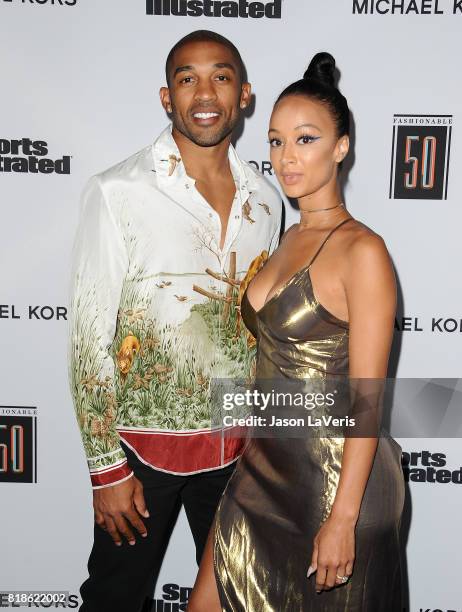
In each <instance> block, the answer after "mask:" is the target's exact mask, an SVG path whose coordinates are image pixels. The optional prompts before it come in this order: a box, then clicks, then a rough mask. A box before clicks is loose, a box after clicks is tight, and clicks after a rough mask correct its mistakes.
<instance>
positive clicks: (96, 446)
mask: <svg viewBox="0 0 462 612" xmlns="http://www.w3.org/2000/svg"><path fill="white" fill-rule="evenodd" d="M128 264H129V262H128V254H127V249H126V245H125V241H124V237H123V234H122V231H121V228H120V226H119V224H118V222H117V220H116V218H115V215H114V212H113V211H112V210H111V208H110V207H109V205H108V202H107V199H106V198H105V196H104V194H103V187H102V185H101V181H100V179H99V178H98V177H93V178H92V179H90V181H89V182H88V184H87V186H86V188H85V190H84V193H83V196H82V201H81V210H80V220H79V226H78V230H77V235H76V239H75V242H74V248H73V254H72V274H71V290H70V308H69V342H68V350H69V380H70V387H71V394H72V397H73V401H74V407H75V412H76V415H77V421H78V424H79V427H80V431H81V435H82V440H83V446H84V449H85V454H86V457H87V461H88V466H89V469H90V476H91V482H92V486H93V488H102V487H106V486H109V485H113V484H117V483H120V482H122V481H123V480H126V479H127V478H129V477H130V476H132V475H133V472H132V470H131V469H130V468H129V466H128V464H127V458H126V456H125V453H124V451H123V449H122V447H121V446H120V438H119V435H118V433H117V431H116V423H117V416H118V414H117V402H116V393H115V386H116V385H115V378H114V373H115V363H114V358H113V356H112V355H111V345H112V342H113V339H114V335H115V332H116V327H117V315H118V310H119V303H120V295H121V291H122V286H123V282H124V279H125V276H126V274H127V270H128Z"/></svg>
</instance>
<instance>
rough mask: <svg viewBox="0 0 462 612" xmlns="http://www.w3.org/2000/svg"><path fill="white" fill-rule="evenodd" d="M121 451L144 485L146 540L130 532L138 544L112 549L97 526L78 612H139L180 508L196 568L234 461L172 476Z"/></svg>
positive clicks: (124, 541) (108, 536)
mask: <svg viewBox="0 0 462 612" xmlns="http://www.w3.org/2000/svg"><path fill="white" fill-rule="evenodd" d="M124 450H125V452H126V454H127V458H128V463H129V465H130V467H131V468H132V469H133V471H134V473H135V476H136V477H137V478H138V479H139V480H140V481H141V482H142V483H143V487H144V497H145V500H146V505H147V508H148V510H149V515H150V516H149V518H148V519H145V518H142V520H143V521H144V523H145V525H146V527H147V530H148V536H147V537H146V538H142V537H141V536H140V535H139V534H138V532H137V531H136V530H135V529H132V531H133V532H134V534H135V536H136V544H135V545H134V546H130V545H129V544H128V543H127V541H126V540H125V539H124V540H123V544H122V546H116V545H115V544H114V542H113V540H112V538H111V536H110V535H109V534H108V533H107V532H106V531H104V530H103V529H101V527H99V526H98V525H96V524H95V532H94V544H93V549H92V551H91V555H90V559H89V561H88V572H89V574H90V576H89V578H88V579H87V580H86V581H85V582H84V583H83V584H82V586H81V588H80V593H81V595H82V599H83V604H82V606H81V607H80V611H81V612H139V611H140V609H141V607H142V606H143V603H147V600H148V599H150V598H151V597H152V594H153V591H154V587H155V583H156V580H157V576H158V574H159V571H160V567H161V565H162V560H163V557H164V554H165V551H166V549H167V545H168V541H169V539H170V535H171V533H172V531H173V527H174V526H175V522H176V519H177V517H178V513H179V511H180V509H181V506H182V505H184V508H185V512H186V516H187V519H188V522H189V526H190V528H191V532H192V535H193V538H194V543H195V545H196V561H197V563H198V564H199V562H200V559H201V557H202V553H203V550H204V547H205V542H206V540H207V535H208V532H209V529H210V527H211V525H212V521H213V517H214V515H215V511H216V508H217V506H218V502H219V500H220V497H221V494H222V492H223V490H224V488H225V486H226V483H227V482H228V479H229V477H230V476H231V474H232V473H233V471H234V468H235V465H236V463H235V462H234V463H232V464H231V465H230V466H228V467H225V468H222V469H219V470H213V471H211V472H203V473H201V474H193V475H191V476H175V475H173V474H165V473H164V472H160V471H158V470H154V469H153V468H151V467H149V466H146V465H144V464H143V463H142V462H141V461H139V459H138V458H137V457H136V455H135V454H134V453H133V452H132V451H130V449H128V448H127V447H126V446H124ZM136 534H138V535H136ZM191 586H192V585H191ZM143 609H148V606H147V605H146V606H145V607H143Z"/></svg>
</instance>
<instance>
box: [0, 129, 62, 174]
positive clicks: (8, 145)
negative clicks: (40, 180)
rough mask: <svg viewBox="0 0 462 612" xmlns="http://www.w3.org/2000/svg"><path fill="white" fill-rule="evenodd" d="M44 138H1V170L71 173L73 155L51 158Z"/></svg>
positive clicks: (32, 172) (33, 172) (34, 172)
mask: <svg viewBox="0 0 462 612" xmlns="http://www.w3.org/2000/svg"><path fill="white" fill-rule="evenodd" d="M46 155H48V143H47V142H45V141H44V140H31V139H30V138H21V140H8V139H6V138H0V172H20V173H23V174H24V173H29V174H53V173H55V174H70V173H71V156H70V155H65V156H64V157H62V158H61V159H50V158H48V157H45V156H46Z"/></svg>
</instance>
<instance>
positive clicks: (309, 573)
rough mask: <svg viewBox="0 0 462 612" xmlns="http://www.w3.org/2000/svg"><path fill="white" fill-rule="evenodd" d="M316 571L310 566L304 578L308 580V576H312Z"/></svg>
mask: <svg viewBox="0 0 462 612" xmlns="http://www.w3.org/2000/svg"><path fill="white" fill-rule="evenodd" d="M315 571H316V570H315V569H314V567H313V566H312V565H310V567H309V568H308V571H307V573H306V577H307V578H309V577H310V576H312V575H313V574H314V572H315Z"/></svg>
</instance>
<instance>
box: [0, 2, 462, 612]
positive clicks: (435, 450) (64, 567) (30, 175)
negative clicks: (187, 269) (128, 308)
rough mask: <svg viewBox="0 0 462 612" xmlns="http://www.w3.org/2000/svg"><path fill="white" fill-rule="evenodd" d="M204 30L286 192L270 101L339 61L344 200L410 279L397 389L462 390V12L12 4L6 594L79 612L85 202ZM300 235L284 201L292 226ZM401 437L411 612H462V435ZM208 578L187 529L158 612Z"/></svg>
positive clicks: (0, 137) (7, 82)
mask: <svg viewBox="0 0 462 612" xmlns="http://www.w3.org/2000/svg"><path fill="white" fill-rule="evenodd" d="M202 28H204V29H210V30H214V31H216V32H219V33H221V34H223V35H225V36H227V37H228V38H230V39H231V40H232V41H233V42H234V43H235V44H236V45H237V46H238V47H239V49H240V51H241V53H242V56H243V59H244V61H245V63H246V66H247V70H248V75H249V80H250V81H251V82H252V84H253V91H254V96H255V100H254V102H255V103H254V105H253V106H254V109H253V112H252V114H251V116H249V117H247V118H246V120H245V124H244V128H243V131H242V133H241V134H240V135H239V138H238V141H237V143H236V146H237V149H238V151H239V153H240V155H241V156H242V157H243V158H244V159H247V160H248V161H250V162H252V163H253V164H254V166H255V167H256V168H258V169H259V170H260V171H261V172H263V174H264V175H265V176H267V177H268V178H269V180H271V181H273V182H274V184H275V185H276V184H277V181H276V179H275V177H274V176H273V172H272V168H271V164H270V162H269V149H268V144H267V134H266V132H267V126H268V120H269V116H270V112H271V108H272V105H273V102H274V100H275V98H276V96H277V95H278V93H279V92H280V91H281V90H282V88H283V87H284V86H285V85H287V84H288V83H290V82H292V81H293V80H296V79H298V78H299V77H300V76H301V75H302V74H303V72H304V70H305V68H306V66H307V65H308V63H309V61H310V59H311V58H312V56H313V55H314V54H315V53H316V52H318V51H329V52H330V53H332V54H333V55H334V57H335V58H336V60H337V65H338V68H339V71H340V88H341V90H342V91H343V93H344V94H345V96H346V97H347V99H348V101H349V103H350V107H351V109H352V113H353V120H354V129H353V139H352V140H353V149H352V152H351V154H350V157H349V159H348V161H347V163H346V165H345V168H344V170H343V179H342V180H343V184H344V196H345V201H346V203H347V206H348V208H349V210H350V211H351V213H352V214H353V215H354V216H356V217H357V218H359V219H360V220H362V221H363V222H364V223H366V224H367V225H369V226H370V227H371V228H372V229H374V230H375V231H376V232H378V233H379V234H381V235H382V236H383V237H384V239H385V241H386V243H387V246H388V248H389V251H390V254H391V256H392V258H393V262H394V265H395V267H396V275H397V279H398V288H399V310H398V314H397V319H396V325H395V341H394V346H393V354H392V359H391V369H392V372H391V373H392V374H393V375H395V376H399V377H403V378H404V377H413V378H422V379H423V378H428V379H430V378H431V379H446V380H447V379H452V381H451V384H450V385H449V387H451V388H452V389H454V388H455V389H456V390H457V389H458V390H459V392H460V390H461V389H460V385H458V382H457V380H456V379H457V378H458V377H459V376H460V371H461V370H460V368H461V363H462V342H461V340H462V333H461V332H462V306H461V305H462V290H461V273H460V266H461V256H462V247H461V242H462V241H461V234H460V232H461V230H460V228H461V226H462V209H461V194H462V175H461V173H460V166H461V164H462V136H461V129H462V84H461V81H460V78H459V60H460V57H461V55H462V38H461V31H462V1H459V0H378V1H375V0H357V1H356V0H274V1H272V2H271V1H270V2H268V1H267V2H253V1H244V0H239V1H234V2H232V1H218V0H191V1H189V0H188V1H187V0H147V2H146V0H130V1H123V0H98V1H97V2H95V1H92V0H0V54H1V55H0V56H1V64H2V91H1V95H0V110H1V114H0V130H1V131H0V198H1V199H0V202H1V233H0V338H1V343H0V346H1V351H0V378H1V385H0V517H1V520H0V550H1V551H2V555H1V561H0V592H6V591H9V590H29V591H35V590H55V591H69V593H70V594H71V598H70V600H69V603H68V604H67V607H69V608H77V607H78V606H79V604H80V596H79V592H78V589H79V586H80V584H81V582H82V581H83V580H84V579H85V578H86V576H87V572H86V563H87V559H88V554H89V551H90V547H91V544H92V528H93V525H92V522H93V511H92V498H91V489H90V481H89V477H88V473H87V467H86V461H85V458H84V453H83V449H82V445H81V441H80V434H79V430H78V427H77V423H76V419H75V416H74V411H73V406H72V402H71V397H70V393H69V389H68V378H67V362H66V360H67V313H68V302H69V296H68V287H69V274H70V260H71V249H72V244H73V239H74V234H75V230H76V225H77V219H78V213H79V198H80V194H81V191H82V188H83V186H84V184H85V182H86V181H87V179H88V178H89V177H90V176H91V175H93V174H94V173H96V172H99V171H101V170H103V169H105V168H107V167H109V166H110V165H112V164H114V163H116V162H118V161H120V160H122V159H125V158H126V157H128V156H129V155H130V154H132V153H134V152H136V151H137V150H139V149H141V148H142V147H144V146H145V145H147V144H149V143H150V142H152V141H153V140H154V139H155V138H156V136H157V135H158V134H159V133H160V131H161V130H162V129H163V128H164V126H165V125H167V123H168V118H167V116H166V115H165V113H164V111H163V110H162V108H161V106H160V103H159V99H158V90H159V88H160V87H161V86H162V85H164V84H165V77H164V63H165V59H166V56H167V54H168V52H169V50H170V48H171V47H172V45H173V44H174V43H175V42H176V41H177V40H178V39H179V38H181V37H182V36H183V35H185V34H187V33H188V32H191V31H193V30H196V29H202ZM296 220H297V213H296V211H295V210H294V208H292V206H291V205H290V204H289V203H288V202H286V227H288V226H290V225H291V224H292V223H294V222H296ZM172 239H174V236H172ZM441 385H442V387H445V381H444V380H442V381H441ZM448 393H449V391H448ZM449 394H450V396H451V398H453V401H457V397H458V394H457V392H456V393H454V391H451V392H450V393H449ZM443 395H444V394H443ZM439 397H440V395H439V394H435V400H434V409H435V411H438V410H439V411H441V409H442V407H441V406H440V405H439V400H438V398H439ZM427 401H428V398H427ZM448 403H449V402H448ZM457 409H462V406H461V405H459V404H458V405H457ZM430 410H431V406H430ZM416 425H417V427H416V432H418V431H419V428H418V423H417V424H416ZM392 433H395V435H397V438H398V441H399V442H400V444H401V445H402V447H403V451H404V455H403V463H404V468H405V475H406V478H407V481H408V482H407V487H406V488H407V498H406V510H405V517H404V519H403V521H404V522H403V548H404V550H405V558H406V563H405V574H406V577H407V582H408V590H409V593H408V597H407V599H408V602H407V607H406V609H407V610H408V611H412V612H420V611H425V612H430V611H432V612H436V611H444V612H449V611H453V612H461V611H462V587H461V579H460V568H461V567H462V542H461V540H460V508H461V507H462V486H461V483H462V467H461V466H462V446H461V444H460V439H459V438H456V437H453V438H450V437H439V436H438V435H437V432H435V435H433V436H431V437H429V436H427V437H426V438H422V437H417V436H416V437H411V436H409V437H406V438H403V437H399V431H398V432H392ZM195 573H196V566H195V562H194V546H193V542H192V537H191V535H190V532H189V529H188V526H187V522H186V520H185V517H184V515H183V514H181V515H180V517H179V520H178V523H177V525H176V528H175V531H174V533H173V536H172V539H171V543H170V546H169V550H168V553H167V556H166V558H165V561H164V565H163V568H162V572H161V575H160V577H159V580H158V583H157V585H156V589H155V592H153V600H154V601H153V604H152V610H156V611H167V610H168V611H172V612H174V611H180V610H185V609H186V603H187V598H188V594H189V592H190V588H191V587H192V585H193V582H194V578H195ZM7 605H8V604H7V603H6V602H5V601H4V599H3V598H2V599H1V601H0V607H2V606H3V607H6V606H7ZM44 607H45V606H44ZM52 607H54V605H53V606H52ZM61 607H62V606H61ZM390 612H392V611H390Z"/></svg>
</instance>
